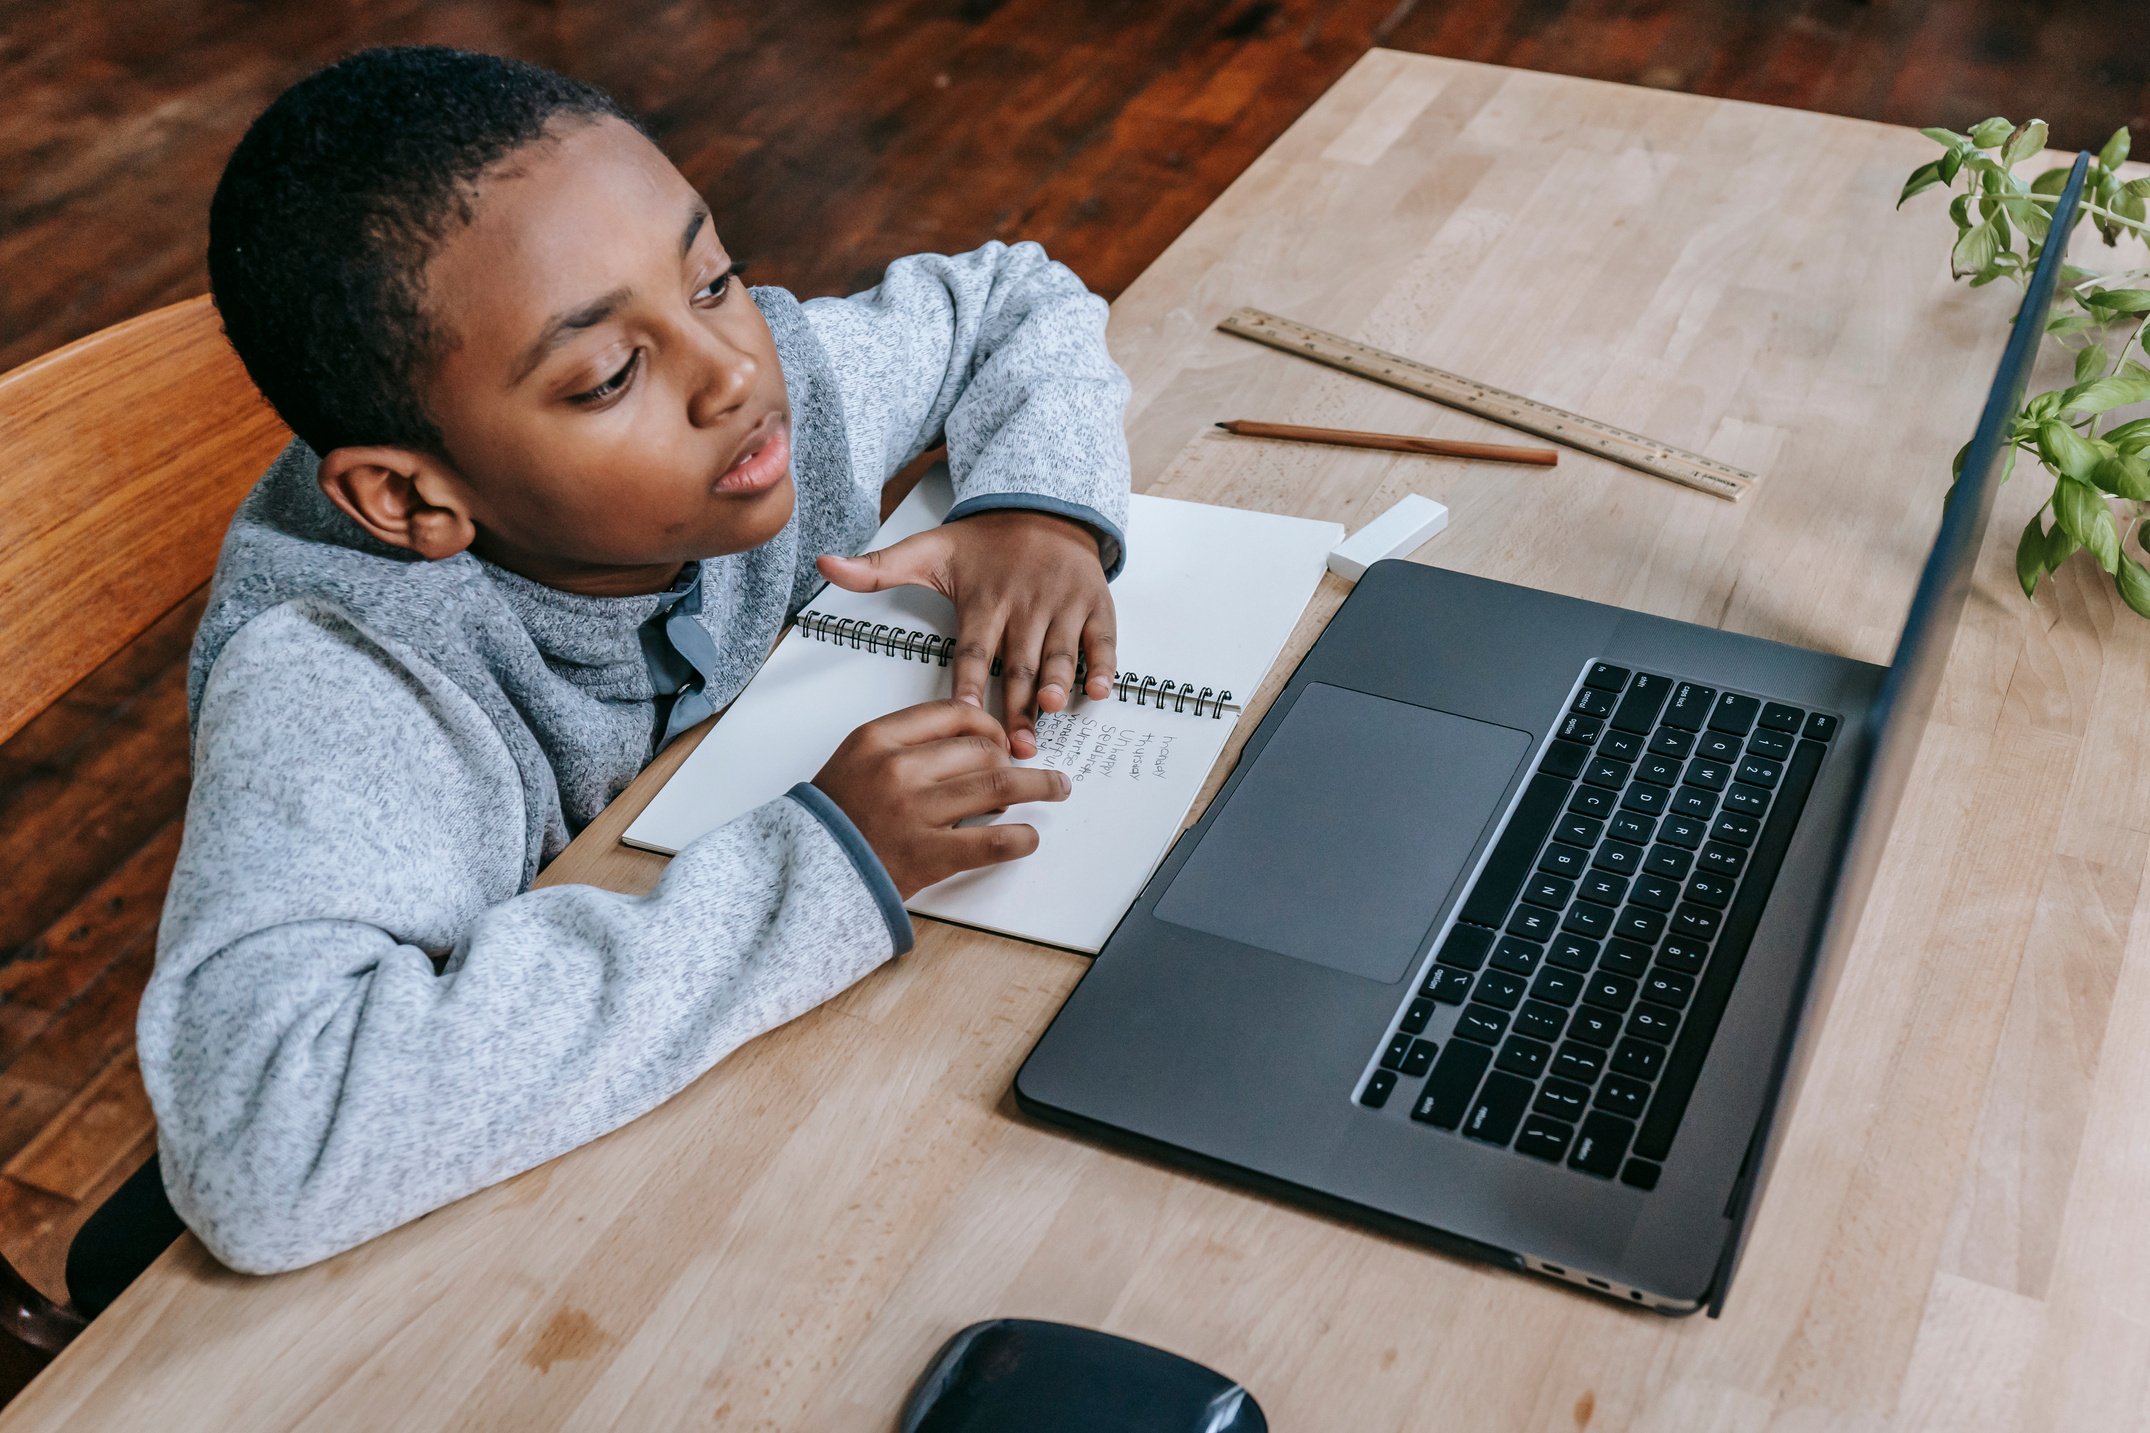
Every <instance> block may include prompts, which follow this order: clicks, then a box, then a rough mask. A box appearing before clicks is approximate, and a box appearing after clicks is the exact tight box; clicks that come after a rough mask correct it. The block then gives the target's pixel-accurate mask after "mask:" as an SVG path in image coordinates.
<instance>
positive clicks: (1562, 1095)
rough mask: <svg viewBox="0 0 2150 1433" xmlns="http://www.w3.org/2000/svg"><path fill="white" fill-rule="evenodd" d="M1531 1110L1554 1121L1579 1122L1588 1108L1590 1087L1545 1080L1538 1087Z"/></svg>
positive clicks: (1570, 1082) (1571, 1081) (1572, 1082)
mask: <svg viewBox="0 0 2150 1433" xmlns="http://www.w3.org/2000/svg"><path fill="white" fill-rule="evenodd" d="M1531 1108H1532V1109H1534V1110H1536V1111H1538V1113H1540V1114H1546V1115H1551V1116H1553V1117H1554V1118H1555V1119H1563V1120H1579V1119H1581V1118H1582V1117H1583V1111H1584V1110H1586V1109H1588V1108H1590V1087H1589V1086H1588V1085H1578V1084H1576V1083H1575V1081H1573V1080H1561V1079H1552V1080H1547V1081H1546V1082H1545V1083H1544V1084H1543V1085H1541V1086H1539V1087H1538V1098H1537V1099H1535V1100H1533V1101H1532V1102H1531Z"/></svg>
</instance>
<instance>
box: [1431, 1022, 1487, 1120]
mask: <svg viewBox="0 0 2150 1433" xmlns="http://www.w3.org/2000/svg"><path fill="white" fill-rule="evenodd" d="M1492 1063H1493V1050H1492V1048H1491V1047H1490V1046H1486V1045H1477V1044H1473V1043H1472V1042H1471V1041H1469V1040H1451V1041H1449V1042H1448V1048H1447V1049H1445V1050H1443V1051H1442V1052H1441V1058H1440V1059H1438V1060H1435V1061H1434V1062H1433V1073H1431V1074H1430V1075H1428V1076H1427V1077H1426V1085H1425V1088H1424V1089H1422V1090H1420V1091H1419V1093H1418V1101H1417V1103H1415V1104H1413V1105H1412V1106H1411V1118H1412V1119H1415V1120H1417V1121H1419V1122H1420V1123H1422V1124H1430V1125H1432V1126H1433V1127H1434V1128H1436V1129H1454V1128H1455V1127H1456V1126H1457V1125H1459V1124H1461V1123H1462V1122H1463V1112H1464V1111H1465V1110H1467V1109H1469V1108H1470V1107H1471V1096H1472V1095H1473V1094H1474V1093H1476V1092H1477V1089H1478V1077H1479V1076H1481V1075H1483V1074H1484V1073H1485V1072H1486V1066H1488V1065H1490V1064H1492Z"/></svg>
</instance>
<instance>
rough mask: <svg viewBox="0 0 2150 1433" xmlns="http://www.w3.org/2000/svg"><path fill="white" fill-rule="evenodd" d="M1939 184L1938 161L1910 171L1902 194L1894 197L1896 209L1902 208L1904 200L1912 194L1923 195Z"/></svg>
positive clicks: (1939, 171)
mask: <svg viewBox="0 0 2150 1433" xmlns="http://www.w3.org/2000/svg"><path fill="white" fill-rule="evenodd" d="M1940 182H1941V161H1940V160H1938V159H1936V160H1935V161H1933V162H1932V163H1931V164H1922V165H1920V166H1919V167H1918V168H1916V169H1914V170H1912V171H1911V177H1910V178H1909V179H1906V180H1905V181H1904V192H1903V193H1901V194H1899V195H1897V196H1896V207H1897V208H1899V209H1901V208H1903V207H1904V201H1905V200H1906V199H1909V198H1910V197H1911V196H1912V195H1914V194H1923V193H1925V192H1926V191H1927V190H1929V189H1931V188H1933V187H1934V186H1935V185H1936V184H1939V183H1940Z"/></svg>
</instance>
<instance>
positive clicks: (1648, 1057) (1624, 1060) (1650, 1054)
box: [1612, 1038, 1665, 1080]
mask: <svg viewBox="0 0 2150 1433" xmlns="http://www.w3.org/2000/svg"><path fill="white" fill-rule="evenodd" d="M1612 1067H1613V1069H1614V1070H1615V1071H1617V1072H1619V1073H1620V1074H1623V1075H1626V1076H1629V1077H1630V1078H1632V1079H1637V1080H1654V1079H1656V1078H1657V1076H1658V1073H1659V1072H1660V1071H1662V1070H1663V1069H1664V1068H1665V1047H1664V1046H1662V1045H1653V1044H1651V1043H1650V1042H1649V1041H1647V1040H1636V1039H1632V1038H1630V1039H1626V1040H1622V1041H1621V1042H1620V1043H1619V1044H1618V1045H1616V1046H1614V1047H1613V1057H1612Z"/></svg>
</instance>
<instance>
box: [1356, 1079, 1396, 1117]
mask: <svg viewBox="0 0 2150 1433" xmlns="http://www.w3.org/2000/svg"><path fill="white" fill-rule="evenodd" d="M1395 1088H1396V1072H1395V1071H1394V1070H1376V1071H1374V1076H1373V1078H1372V1079H1370V1080H1368V1081H1367V1082H1366V1088H1365V1089H1364V1090H1363V1091H1361V1092H1360V1094H1359V1103H1360V1104H1362V1105H1364V1106H1366V1107H1367V1108H1368V1109H1370V1110H1378V1109H1380V1108H1381V1107H1382V1106H1383V1105H1385V1104H1387V1103H1388V1102H1389V1092H1390V1091H1391V1090H1394V1089H1395Z"/></svg>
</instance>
